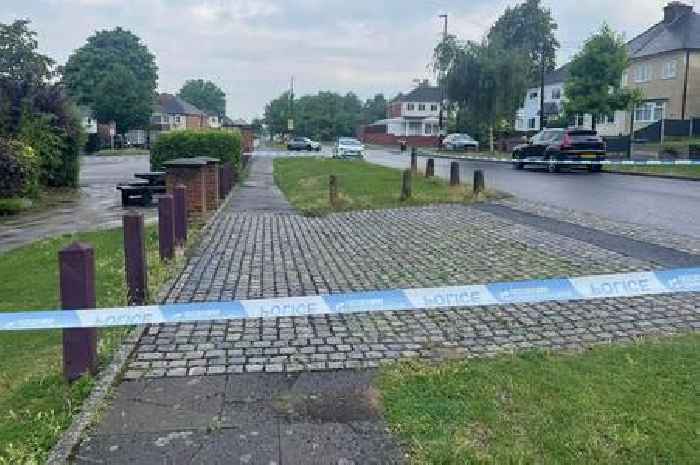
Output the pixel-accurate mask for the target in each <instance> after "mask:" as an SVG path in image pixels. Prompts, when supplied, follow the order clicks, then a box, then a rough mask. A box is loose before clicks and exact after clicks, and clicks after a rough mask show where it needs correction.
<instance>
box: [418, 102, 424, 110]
mask: <svg viewBox="0 0 700 465" xmlns="http://www.w3.org/2000/svg"><path fill="white" fill-rule="evenodd" d="M418 110H420V111H425V103H420V104H418Z"/></svg>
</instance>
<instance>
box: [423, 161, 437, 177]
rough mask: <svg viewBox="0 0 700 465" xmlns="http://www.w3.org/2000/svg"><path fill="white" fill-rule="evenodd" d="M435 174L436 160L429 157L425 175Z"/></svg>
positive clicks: (431, 175)
mask: <svg viewBox="0 0 700 465" xmlns="http://www.w3.org/2000/svg"><path fill="white" fill-rule="evenodd" d="M433 176H435V160H433V159H432V158H428V161H427V162H426V163H425V177H426V178H430V177H433Z"/></svg>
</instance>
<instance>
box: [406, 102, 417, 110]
mask: <svg viewBox="0 0 700 465" xmlns="http://www.w3.org/2000/svg"><path fill="white" fill-rule="evenodd" d="M415 109H416V106H415V105H414V104H412V103H407V104H406V110H408V111H413V110H415Z"/></svg>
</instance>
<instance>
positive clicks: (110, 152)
mask: <svg viewBox="0 0 700 465" xmlns="http://www.w3.org/2000/svg"><path fill="white" fill-rule="evenodd" d="M150 153H151V152H150V151H149V150H148V149H141V148H137V147H129V148H127V149H102V150H98V151H97V152H94V153H89V154H88V155H98V156H115V155H150Z"/></svg>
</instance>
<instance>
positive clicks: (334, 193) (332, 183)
mask: <svg viewBox="0 0 700 465" xmlns="http://www.w3.org/2000/svg"><path fill="white" fill-rule="evenodd" d="M328 199H329V201H330V203H331V206H336V205H337V204H338V177H337V176H336V175H334V174H331V175H330V176H329V177H328Z"/></svg>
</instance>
